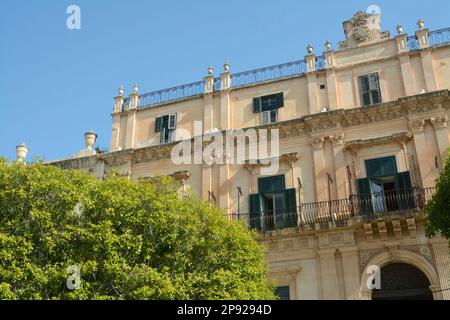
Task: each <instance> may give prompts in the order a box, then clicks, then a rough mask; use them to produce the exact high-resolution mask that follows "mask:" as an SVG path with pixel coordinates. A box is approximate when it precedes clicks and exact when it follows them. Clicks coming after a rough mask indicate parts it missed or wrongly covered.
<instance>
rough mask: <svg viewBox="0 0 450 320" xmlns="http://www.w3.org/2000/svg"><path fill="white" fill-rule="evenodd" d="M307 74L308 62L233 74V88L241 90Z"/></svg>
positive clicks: (290, 63) (300, 61)
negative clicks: (257, 84)
mask: <svg viewBox="0 0 450 320" xmlns="http://www.w3.org/2000/svg"><path fill="white" fill-rule="evenodd" d="M305 73H306V61H305V60H298V61H293V62H289V63H283V64H278V65H275V66H270V67H265V68H260V69H255V70H250V71H245V72H240V73H235V74H233V78H232V80H231V87H232V88H239V87H243V86H247V85H251V84H255V83H261V82H265V81H270V80H275V79H283V78H291V77H296V76H301V75H304V74H305Z"/></svg>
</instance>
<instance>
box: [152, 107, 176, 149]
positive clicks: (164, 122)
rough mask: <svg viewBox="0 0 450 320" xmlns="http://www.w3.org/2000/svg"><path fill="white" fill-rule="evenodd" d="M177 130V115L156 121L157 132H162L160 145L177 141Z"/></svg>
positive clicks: (163, 117) (161, 117)
mask: <svg viewBox="0 0 450 320" xmlns="http://www.w3.org/2000/svg"><path fill="white" fill-rule="evenodd" d="M176 128H177V114H176V113H174V114H169V115H165V116H160V117H157V118H156V119H155V132H160V134H161V136H160V137H161V138H160V143H168V142H172V141H175V137H176V134H175V130H176Z"/></svg>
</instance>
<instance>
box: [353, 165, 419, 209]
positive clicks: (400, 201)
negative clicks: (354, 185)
mask: <svg viewBox="0 0 450 320" xmlns="http://www.w3.org/2000/svg"><path fill="white" fill-rule="evenodd" d="M365 166H366V173H367V178H363V179H359V180H358V198H359V205H360V209H361V214H363V215H364V214H369V213H374V212H375V213H381V212H389V211H398V210H405V209H411V208H413V207H414V198H413V192H412V186H411V178H410V174H409V172H408V171H405V172H398V171H397V164H396V161H395V157H385V158H377V159H371V160H366V163H365Z"/></svg>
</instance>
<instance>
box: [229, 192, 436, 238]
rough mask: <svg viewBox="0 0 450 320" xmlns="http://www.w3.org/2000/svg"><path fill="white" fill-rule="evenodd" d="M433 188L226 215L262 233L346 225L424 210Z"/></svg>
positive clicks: (355, 196) (363, 195)
mask: <svg viewBox="0 0 450 320" xmlns="http://www.w3.org/2000/svg"><path fill="white" fill-rule="evenodd" d="M434 191H435V188H425V189H423V188H418V187H415V188H412V189H409V190H393V191H389V192H379V193H369V194H358V195H353V196H351V197H350V198H348V199H342V200H332V201H325V202H314V203H303V204H302V205H301V206H298V207H296V208H287V209H277V210H269V211H261V212H257V213H232V214H228V215H227V218H228V219H230V220H232V221H241V222H243V223H244V224H245V225H246V226H247V227H248V228H249V229H254V230H256V231H258V232H260V233H261V234H263V235H267V234H269V235H271V234H276V233H280V232H282V233H285V232H287V233H289V232H301V231H311V230H317V229H327V228H329V227H330V226H334V227H346V226H348V225H351V223H349V222H358V221H372V220H377V219H381V218H388V217H392V218H394V217H399V216H405V215H407V214H408V213H417V212H419V211H420V210H422V209H424V207H425V205H426V204H427V203H428V202H429V201H430V200H431V198H432V195H433V193H434Z"/></svg>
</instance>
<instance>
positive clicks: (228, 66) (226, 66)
mask: <svg viewBox="0 0 450 320" xmlns="http://www.w3.org/2000/svg"><path fill="white" fill-rule="evenodd" d="M223 70H224V71H225V72H230V65H229V64H228V62H225V64H224V65H223Z"/></svg>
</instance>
